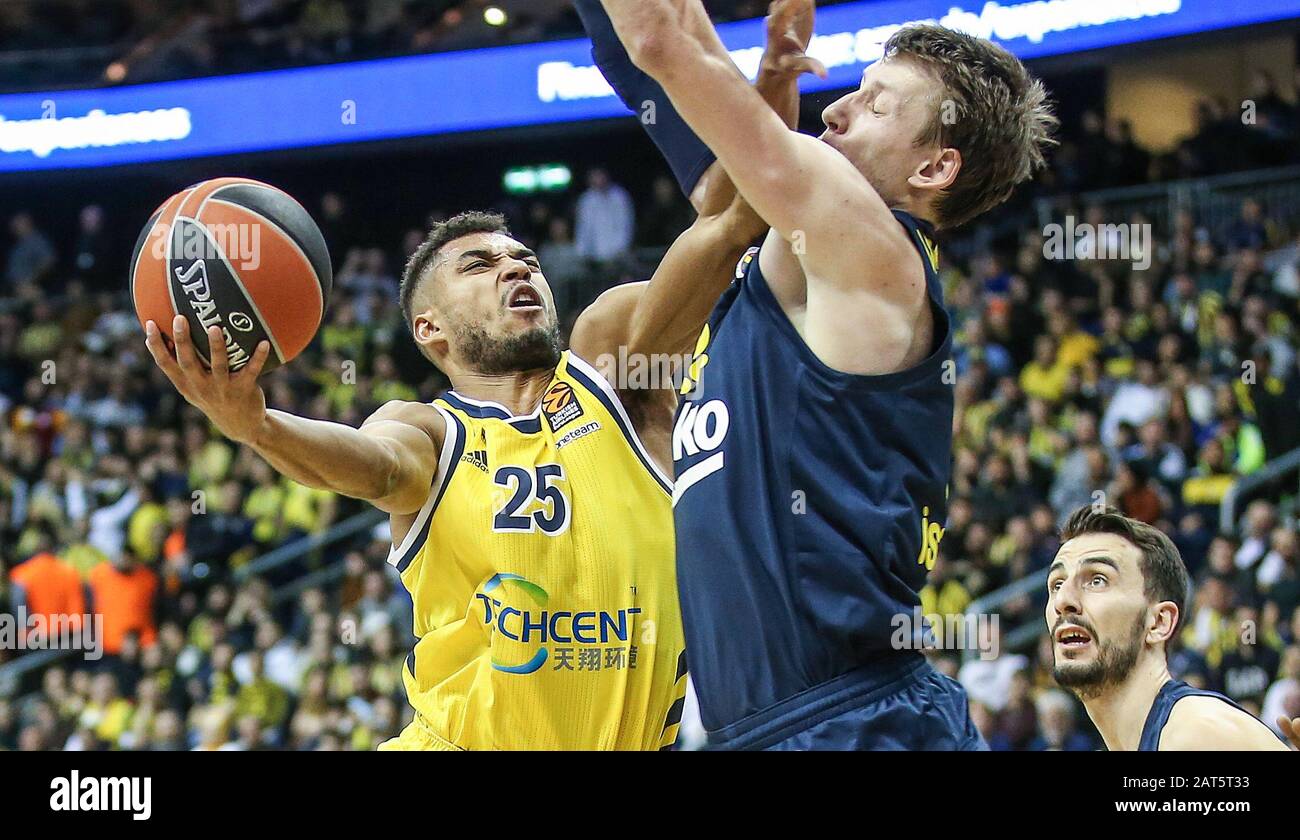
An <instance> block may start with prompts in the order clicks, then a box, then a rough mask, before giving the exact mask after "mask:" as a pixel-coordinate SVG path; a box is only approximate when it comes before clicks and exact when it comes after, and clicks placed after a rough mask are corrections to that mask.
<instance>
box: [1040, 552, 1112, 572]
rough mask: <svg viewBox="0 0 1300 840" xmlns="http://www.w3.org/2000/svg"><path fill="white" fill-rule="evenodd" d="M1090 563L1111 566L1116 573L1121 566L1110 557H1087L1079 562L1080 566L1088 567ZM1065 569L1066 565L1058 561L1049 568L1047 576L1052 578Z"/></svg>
mask: <svg viewBox="0 0 1300 840" xmlns="http://www.w3.org/2000/svg"><path fill="white" fill-rule="evenodd" d="M1090 563H1094V564H1097V565H1100V566H1110V567H1111V568H1112V569H1114V570H1115V571H1117V572H1118V571H1119V564H1117V563H1116V562H1115V561H1114V560H1112V559H1110V558H1109V557H1104V556H1101V557H1085V558H1084V559H1082V560H1080V561H1079V565H1080V566H1086V565H1088V564H1090ZM1064 568H1065V564H1064V563H1062V562H1061V561H1060V560H1057V561H1056V562H1055V563H1053V564H1052V565H1051V566H1049V567H1048V569H1047V576H1048V577H1051V576H1052V575H1053V574H1055V573H1056V572H1058V571H1061V570H1063V569H1064Z"/></svg>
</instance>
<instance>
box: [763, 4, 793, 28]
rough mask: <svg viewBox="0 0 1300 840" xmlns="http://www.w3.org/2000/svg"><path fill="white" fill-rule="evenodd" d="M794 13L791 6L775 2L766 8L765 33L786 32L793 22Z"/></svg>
mask: <svg viewBox="0 0 1300 840" xmlns="http://www.w3.org/2000/svg"><path fill="white" fill-rule="evenodd" d="M794 12H795V10H794V8H793V6H792V4H790V3H784V2H782V0H776V2H775V3H773V4H772V5H771V6H768V7H767V31H768V32H786V31H787V30H788V29H789V28H790V25H791V23H792V22H793V18H794Z"/></svg>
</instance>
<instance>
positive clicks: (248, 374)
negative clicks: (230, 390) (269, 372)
mask: <svg viewBox="0 0 1300 840" xmlns="http://www.w3.org/2000/svg"><path fill="white" fill-rule="evenodd" d="M270 357H271V342H269V341H265V340H263V341H259V342H258V343H257V349H255V350H254V351H253V357H252V358H251V359H249V360H248V364H247V365H245V366H244V368H243V370H241V371H239V373H238V374H237V375H238V376H239V379H240V381H241V382H242V381H244V380H245V379H251V380H256V379H257V377H259V376H261V375H262V368H264V367H266V360H267V359H269V358H270Z"/></svg>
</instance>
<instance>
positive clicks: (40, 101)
mask: <svg viewBox="0 0 1300 840" xmlns="http://www.w3.org/2000/svg"><path fill="white" fill-rule="evenodd" d="M1291 17H1300V0H1030V2H1006V3H1000V2H995V0H886V2H861V3H850V4H845V5H841V6H832V7H829V8H826V9H823V10H821V11H819V13H818V21H817V28H818V32H819V33H820V34H818V35H817V36H816V38H815V40H814V42H813V44H812V46H811V48H810V50H809V51H810V53H812V54H813V55H814V56H816V57H817V58H819V59H821V60H822V61H823V62H824V63H825V64H826V66H827V68H828V69H829V71H830V78H828V79H826V80H820V79H811V78H810V79H806V80H805V90H807V91H816V90H823V89H828V88H842V87H849V86H852V85H856V84H857V82H858V78H859V77H860V76H861V74H862V71H863V70H864V69H865V68H866V67H867V66H868V65H869V64H870V63H871V62H873V61H876V60H877V59H879V58H880V55H881V47H882V45H883V43H884V42H885V40H886V39H887V38H888V37H889V35H890V34H891V33H893V32H894V31H895V30H896V29H897V28H898V27H900V26H902V25H903V24H906V23H910V22H914V21H933V22H938V23H941V24H944V25H946V26H950V27H953V28H955V29H960V30H963V31H967V32H970V33H972V34H976V35H980V36H982V37H987V38H992V39H994V40H996V41H998V42H999V43H1001V44H1003V45H1004V46H1006V47H1007V48H1008V49H1010V50H1011V51H1012V52H1014V53H1016V54H1017V55H1019V56H1021V57H1022V58H1026V59H1028V58H1037V57H1042V56H1048V55H1059V54H1063V53H1070V52H1078V51H1082V50H1091V49H1098V48H1102V47H1109V46H1115V45H1117V44H1125V43H1132V42H1136V41H1143V40H1150V39H1156V38H1167V37H1172V36H1177V35H1186V34H1191V33H1194V32H1204V31H1210V30H1215V29H1223V28H1227V27H1234V26H1242V25H1247V24H1252V23H1263V22H1267V21H1274V20H1282V19H1286V18H1291ZM719 33H720V34H721V36H722V40H723V42H724V43H725V44H726V45H727V49H728V50H729V51H730V52H731V54H732V57H733V59H734V60H735V62H736V64H737V66H738V67H740V69H741V70H742V71H743V72H745V73H746V74H747V75H749V76H750V77H751V78H752V77H753V75H754V73H755V72H756V71H757V66H758V60H759V57H760V56H761V54H762V44H763V24H762V21H761V20H749V21H740V22H737V23H731V24H724V25H722V26H720V27H719ZM626 114H627V111H626V109H625V108H624V107H623V106H622V104H621V103H620V102H619V101H618V99H617V98H616V97H615V96H614V95H613V92H612V91H611V90H610V88H609V86H608V85H607V84H606V83H605V80H604V79H603V78H602V77H601V75H600V72H599V70H597V69H596V68H595V67H594V66H592V62H591V56H590V43H589V42H588V41H586V40H585V39H580V40H569V41H556V42H550V43H542V44H526V45H521V46H513V47H500V48H492V49H481V50H467V51H463V52H453V53H440V54H433V55H421V56H412V57H406V58H394V59H384V60H379V61H363V62H354V63H347V64H334V65H327V66H320V67H308V68H302V69H295V70H281V71H271V72H263V73H251V74H246V75H238V76H219V77H214V78H204V79H193V80H186V81H178V82H164V83H159V84H148V85H136V86H131V87H121V88H103V89H95V90H76V91H58V92H50V93H28V94H10V95H3V96H0V172H3V171H19V170H34V169H51V168H70V167H86V166H107V165H113V164H127V163H141V162H145V161H156V160H168V159H175V158H184V157H198V156H205V155H221V154H232V153H238V152H255V151H262V150H269V149H284V148H297V147H305V146H318V145H328V144H341V143H356V142H362V141H367V140H381V139H391V138H400V137H413V136H419V135H432V134H443V133H450V132H465V131H478V130H485V129H495V128H507V127H515V126H528V125H538V124H545V123H558V122H571V121H579V120H590V119H600V118H606V117H617V116H624V115H626Z"/></svg>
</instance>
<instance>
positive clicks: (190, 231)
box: [167, 218, 279, 370]
mask: <svg viewBox="0 0 1300 840" xmlns="http://www.w3.org/2000/svg"><path fill="white" fill-rule="evenodd" d="M196 243H199V244H201V245H202V246H205V247H206V250H205V251H202V252H198V251H197V250H196V248H197V247H198V246H197V245H196ZM217 251H218V249H217V246H216V244H215V243H214V242H213V241H212V240H211V239H210V238H209V237H208V235H207V231H206V230H205V229H204V227H203V226H202V225H200V224H198V223H196V222H194V221H193V220H191V219H184V218H182V219H177V220H176V222H175V223H173V225H172V246H171V254H170V259H169V260H168V272H167V278H168V281H169V283H170V284H171V294H172V300H173V301H174V302H175V306H176V311H177V312H179V313H180V314H181V315H184V316H185V318H186V320H187V321H189V324H190V336H191V340H192V341H193V342H194V348H195V350H196V351H198V354H199V357H200V358H202V359H203V360H204V361H207V362H211V359H212V353H211V349H210V348H209V346H208V335H207V330H208V327H211V326H216V327H219V328H220V329H221V331H222V334H223V336H224V337H225V338H226V351H227V358H228V360H229V364H230V369H231V370H239V369H240V368H242V367H244V365H246V364H248V362H249V360H250V359H251V358H252V356H253V351H255V350H256V349H257V345H258V344H259V343H260V342H261V341H263V340H264V339H269V337H270V336H269V335H268V334H267V330H266V325H265V324H263V323H262V321H261V319H260V318H259V317H258V314H257V310H256V307H255V306H254V305H253V302H252V301H250V300H249V299H248V296H247V295H246V294H245V293H244V290H243V289H242V288H241V287H240V284H239V280H238V278H236V277H235V275H234V273H233V272H232V271H231V268H230V265H229V264H228V263H227V262H226V260H224V259H221V258H219V257H217V256H214V255H216V254H217ZM278 364H279V359H278V354H277V353H276V352H275V351H274V349H273V350H272V352H271V356H270V358H269V359H267V363H266V367H265V370H271V369H272V368H274V367H276V366H277V365H278Z"/></svg>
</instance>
